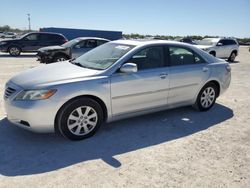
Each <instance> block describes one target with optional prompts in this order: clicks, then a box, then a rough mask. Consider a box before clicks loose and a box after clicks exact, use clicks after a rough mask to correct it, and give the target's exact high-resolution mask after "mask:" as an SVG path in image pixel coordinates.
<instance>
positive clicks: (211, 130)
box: [0, 47, 250, 188]
mask: <svg viewBox="0 0 250 188" xmlns="http://www.w3.org/2000/svg"><path fill="white" fill-rule="evenodd" d="M240 50H241V51H240V56H239V57H237V59H236V60H237V61H236V62H235V63H232V64H231V66H232V82H231V86H230V89H229V90H228V91H227V92H226V93H225V94H224V95H223V96H221V97H220V98H219V99H218V101H217V104H216V105H215V107H214V108H213V109H212V110H210V111H208V112H204V113H200V112H197V111H194V110H193V109H192V108H189V107H186V108H180V109H176V110H171V111H164V112H160V113H155V114H151V115H147V116H141V117H137V118H132V119H128V120H123V121H119V122H115V123H112V124H108V125H105V126H104V127H103V128H102V129H101V130H100V131H99V132H98V133H97V135H96V136H94V137H93V138H91V139H88V140H84V141H80V142H71V141H68V140H65V139H63V138H61V137H59V136H56V135H54V134H35V133H30V132H27V131H24V130H22V129H20V128H17V127H15V126H13V125H12V124H10V123H8V121H7V120H6V116H5V112H4V107H3V99H2V97H1V99H0V187H1V188H3V187H4V188H6V187H8V188H9V187H32V188H34V187H105V188H107V187H209V188H210V187H230V188H231V187H242V188H246V187H249V186H250V95H249V92H250V52H248V48H246V47H241V49H240ZM38 65H39V64H38V63H37V62H36V61H35V57H34V56H33V55H32V54H29V55H22V56H21V57H20V58H12V57H9V56H8V55H4V54H0V95H1V96H2V95H3V89H4V83H5V82H6V81H7V80H8V79H9V78H10V77H11V76H12V75H14V74H16V73H18V72H20V71H22V70H25V69H28V68H31V67H34V66H38ZM40 66H44V65H40Z"/></svg>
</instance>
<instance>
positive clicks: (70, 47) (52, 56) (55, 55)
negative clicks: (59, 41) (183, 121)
mask: <svg viewBox="0 0 250 188" xmlns="http://www.w3.org/2000/svg"><path fill="white" fill-rule="evenodd" d="M106 42H109V40H108V39H104V38H97V37H78V38H75V39H73V40H70V41H68V42H66V43H64V44H63V45H61V46H48V47H44V48H40V49H39V50H38V53H37V57H38V60H39V61H40V62H41V63H52V62H58V61H65V60H68V59H72V58H77V57H79V56H81V55H82V54H84V53H86V52H88V51H89V50H92V49H93V48H95V47H97V46H100V45H102V44H104V43H106Z"/></svg>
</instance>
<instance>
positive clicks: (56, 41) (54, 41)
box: [0, 32, 68, 56]
mask: <svg viewBox="0 0 250 188" xmlns="http://www.w3.org/2000/svg"><path fill="white" fill-rule="evenodd" d="M67 41H68V40H67V39H66V38H65V37H64V36H63V35H62V34H58V33H44V32H32V33H28V34H25V35H23V36H21V37H20V38H16V39H12V40H2V41H1V42H0V51H2V52H8V53H9V54H10V55H12V56H19V55H20V53H21V52H36V51H37V50H38V49H39V48H41V47H45V46H52V45H62V44H64V43H65V42H67Z"/></svg>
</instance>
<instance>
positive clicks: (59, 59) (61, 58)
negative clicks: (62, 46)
mask: <svg viewBox="0 0 250 188" xmlns="http://www.w3.org/2000/svg"><path fill="white" fill-rule="evenodd" d="M65 60H66V59H65V58H64V57H60V58H58V59H57V60H56V61H65Z"/></svg>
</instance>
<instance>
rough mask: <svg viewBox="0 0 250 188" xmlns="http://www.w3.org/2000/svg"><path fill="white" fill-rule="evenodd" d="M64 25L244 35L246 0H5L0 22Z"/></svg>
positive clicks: (249, 4)
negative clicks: (29, 18) (29, 17)
mask: <svg viewBox="0 0 250 188" xmlns="http://www.w3.org/2000/svg"><path fill="white" fill-rule="evenodd" d="M27 13H30V15H31V29H35V30H37V29H39V28H42V27H65V28H82V29H99V30H114V31H122V32H123V33H124V34H130V33H139V34H151V35H157V34H159V35H174V36H177V35H179V36H187V35H202V36H204V35H216V36H226V37H231V36H234V37H250V0H123V1H121V0H71V1H69V0H68V1H66V0H41V1H38V0H11V1H1V3H0V25H1V26H2V25H9V26H11V27H14V28H20V29H28V19H27Z"/></svg>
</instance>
